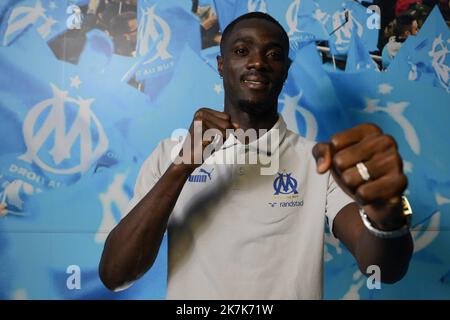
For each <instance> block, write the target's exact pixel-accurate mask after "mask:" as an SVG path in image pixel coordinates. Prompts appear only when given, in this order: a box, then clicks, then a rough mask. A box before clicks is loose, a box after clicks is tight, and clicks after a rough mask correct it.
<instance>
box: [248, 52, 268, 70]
mask: <svg viewBox="0 0 450 320" xmlns="http://www.w3.org/2000/svg"><path fill="white" fill-rule="evenodd" d="M247 69H249V70H251V69H255V70H263V71H267V70H268V69H269V64H268V63H267V57H266V56H265V55H264V54H263V53H262V52H260V51H255V52H252V53H250V54H249V56H248V60H247Z"/></svg>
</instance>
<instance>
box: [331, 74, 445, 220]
mask: <svg viewBox="0 0 450 320" xmlns="http://www.w3.org/2000/svg"><path fill="white" fill-rule="evenodd" d="M329 74H330V78H331V80H332V82H333V85H334V86H335V88H336V92H338V94H339V99H340V100H341V103H342V105H344V106H345V107H346V109H347V112H348V113H349V115H350V116H351V119H352V121H353V123H354V125H356V124H359V123H364V122H373V123H376V124H377V125H379V126H380V127H381V128H382V129H383V131H384V132H385V133H387V134H390V135H392V136H394V137H395V139H396V141H397V142H398V145H399V151H400V154H401V155H402V157H403V160H404V171H405V173H406V174H407V176H408V178H409V185H410V187H409V189H408V190H409V193H410V200H411V202H412V204H413V208H415V209H416V210H415V211H416V213H417V214H416V215H415V217H414V221H416V222H417V221H421V220H422V219H425V218H426V217H430V215H431V214H432V213H433V212H435V211H436V210H437V205H436V200H435V194H434V190H435V188H433V187H431V184H432V183H433V181H435V182H441V183H444V182H446V181H450V170H449V168H448V165H446V163H448V162H449V161H450V151H448V150H447V149H448V148H442V146H443V145H446V144H447V142H446V140H447V137H449V136H450V128H449V126H448V124H447V122H448V119H449V109H448V98H447V96H446V95H447V94H446V93H443V92H440V90H438V89H434V88H430V90H427V91H426V94H424V91H423V90H421V86H420V84H419V83H413V82H409V81H406V80H401V79H399V78H395V77H393V76H392V75H390V74H385V73H376V72H374V71H366V72H360V73H345V74H342V73H340V74H333V73H329ZM430 101H433V104H432V105H430V103H429V102H430ZM430 123H432V124H433V130H430Z"/></svg>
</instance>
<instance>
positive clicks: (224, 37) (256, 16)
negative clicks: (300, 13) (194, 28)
mask: <svg viewBox="0 0 450 320" xmlns="http://www.w3.org/2000/svg"><path fill="white" fill-rule="evenodd" d="M248 19H263V20H266V21H269V22H271V23H273V24H274V25H276V26H277V27H278V28H279V29H280V30H281V31H282V34H283V36H282V37H283V39H282V40H283V43H284V44H285V45H286V48H287V49H288V52H287V53H288V55H289V37H288V35H287V33H286V30H284V28H283V26H282V25H281V24H280V23H279V22H278V21H277V20H276V19H275V18H273V17H272V16H271V15H268V14H267V13H263V12H258V11H256V12H249V13H246V14H243V15H242V16H239V17H237V18H236V19H234V20H233V21H231V22H230V23H229V24H228V25H227V26H226V28H225V29H224V30H223V32H222V38H221V40H220V54H223V46H224V44H225V42H226V41H227V40H228V38H229V37H230V34H231V31H232V30H233V28H234V27H235V26H236V25H237V24H238V23H239V22H241V21H244V20H248Z"/></svg>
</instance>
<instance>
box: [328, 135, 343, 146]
mask: <svg viewBox="0 0 450 320" xmlns="http://www.w3.org/2000/svg"><path fill="white" fill-rule="evenodd" d="M339 137H340V134H339V133H336V134H334V135H333V136H332V137H331V139H330V142H331V145H332V146H333V147H337V146H339V144H340V140H341V139H340V138H339Z"/></svg>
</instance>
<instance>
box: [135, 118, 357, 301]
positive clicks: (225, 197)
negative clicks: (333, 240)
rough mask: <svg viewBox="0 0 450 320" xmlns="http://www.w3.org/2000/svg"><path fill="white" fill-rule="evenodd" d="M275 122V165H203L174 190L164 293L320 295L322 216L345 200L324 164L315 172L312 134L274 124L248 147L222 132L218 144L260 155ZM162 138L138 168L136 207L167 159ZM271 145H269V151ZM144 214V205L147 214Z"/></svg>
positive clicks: (330, 217)
mask: <svg viewBox="0 0 450 320" xmlns="http://www.w3.org/2000/svg"><path fill="white" fill-rule="evenodd" d="M274 129H276V130H279V131H278V132H279V136H280V143H279V145H277V146H278V150H277V151H278V152H279V170H277V171H276V173H275V174H272V175H261V172H260V169H261V165H260V164H208V165H207V164H203V165H202V166H200V167H199V168H197V169H196V170H195V171H194V172H193V173H192V175H191V176H190V177H189V179H188V180H187V181H186V184H185V185H184V187H183V190H182V191H181V194H180V196H179V198H178V201H177V203H176V205H175V208H174V210H173V212H172V214H171V217H170V219H169V224H168V247H169V261H168V264H169V269H168V287H167V298H168V299H321V298H322V282H323V248H324V223H325V217H327V220H328V222H329V225H330V226H332V223H333V220H334V218H335V216H336V214H337V213H338V212H339V210H340V209H341V208H343V207H344V206H345V205H347V204H348V203H350V202H352V201H353V200H352V199H351V198H350V197H348V196H347V195H346V194H345V193H344V192H343V191H342V190H341V189H340V188H339V187H338V186H337V185H336V183H335V182H334V180H333V178H332V176H331V174H330V173H329V172H327V173H325V174H323V175H319V174H317V172H316V163H315V160H314V158H313V156H312V147H313V146H314V144H315V143H314V142H311V141H308V140H306V139H304V138H302V137H300V136H299V135H297V134H296V133H294V132H292V131H290V130H287V129H286V124H285V122H284V121H283V119H282V117H281V115H280V117H279V119H278V121H277V123H276V124H275V126H274V127H273V128H272V129H271V130H270V131H268V132H267V133H266V134H265V135H263V136H262V137H260V138H259V139H258V140H257V141H254V142H253V143H251V144H250V145H247V147H246V146H244V145H243V144H241V143H240V142H239V141H238V140H237V139H236V138H235V137H234V136H232V135H231V136H230V137H229V138H228V139H227V141H226V142H225V143H224V146H223V147H222V149H221V150H219V151H217V152H216V153H214V154H213V155H212V157H221V156H223V155H224V154H223V153H224V152H225V153H226V152H240V153H246V152H247V153H256V154H258V153H265V152H267V151H268V150H269V149H270V147H267V148H265V147H264V146H265V143H263V142H264V141H267V140H265V139H270V138H271V137H273V132H274ZM177 144H178V142H177V141H172V140H169V139H168V140H164V141H162V142H161V143H160V144H159V145H158V147H157V148H156V149H155V150H154V152H153V153H152V154H151V155H150V157H149V158H148V159H147V160H146V161H145V162H144V164H143V166H142V168H141V171H140V173H139V176H138V179H137V182H136V187H135V194H134V197H133V199H132V202H131V207H134V205H136V204H137V203H138V202H139V201H140V200H141V199H142V198H143V197H144V196H145V194H147V193H148V191H150V190H151V188H152V187H153V185H154V184H155V183H156V182H157V181H158V179H159V178H160V177H161V176H162V175H163V174H164V172H165V171H166V169H167V168H168V167H169V165H170V163H171V152H172V148H174V147H176V146H177ZM270 151H272V153H273V152H274V149H270ZM149 214H151V212H149Z"/></svg>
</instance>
